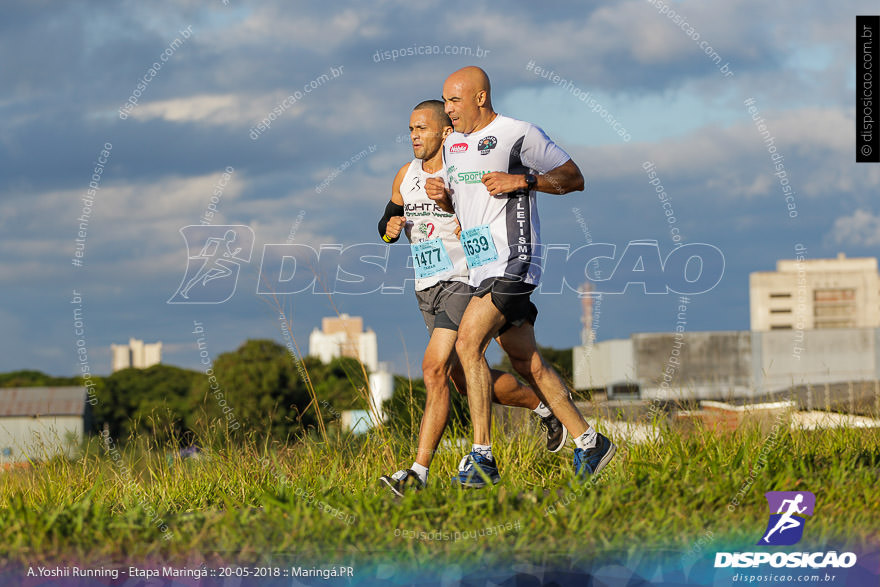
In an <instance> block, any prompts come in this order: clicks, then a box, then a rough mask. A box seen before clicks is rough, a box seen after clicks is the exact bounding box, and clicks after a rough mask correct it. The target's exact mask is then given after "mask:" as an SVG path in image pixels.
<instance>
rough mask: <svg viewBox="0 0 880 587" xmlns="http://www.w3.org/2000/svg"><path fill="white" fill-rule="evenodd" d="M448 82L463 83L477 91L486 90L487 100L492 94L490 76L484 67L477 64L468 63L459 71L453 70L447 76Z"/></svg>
mask: <svg viewBox="0 0 880 587" xmlns="http://www.w3.org/2000/svg"><path fill="white" fill-rule="evenodd" d="M446 81H447V83H448V82H450V81H452V82H453V83H463V84H465V86H466V87H468V88H471V89H473V90H475V91H478V92H479V91H484V92H486V98H487V100H488V99H489V97H490V96H491V95H492V88H491V85H490V84H489V76H488V75H487V74H486V72H485V71H483V69H482V68H480V67H477V66H476V65H468V66H467V67H462V68H461V69H459V70H458V71H455V72H453V73H452V74H451V75H450V76H449V77H448V78H446Z"/></svg>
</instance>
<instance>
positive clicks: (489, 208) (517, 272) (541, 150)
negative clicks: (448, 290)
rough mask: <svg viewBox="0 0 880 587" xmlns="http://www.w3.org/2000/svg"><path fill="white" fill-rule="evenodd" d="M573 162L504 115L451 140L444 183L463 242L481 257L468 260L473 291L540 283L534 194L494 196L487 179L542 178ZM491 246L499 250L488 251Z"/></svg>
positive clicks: (533, 130) (447, 143)
mask: <svg viewBox="0 0 880 587" xmlns="http://www.w3.org/2000/svg"><path fill="white" fill-rule="evenodd" d="M570 158H571V157H569V156H568V153H566V152H565V151H563V150H562V149H561V148H560V147H558V146H557V145H556V143H554V142H553V141H551V140H550V138H549V137H548V136H547V135H546V134H545V133H544V131H543V130H541V129H540V128H538V127H537V126H535V125H533V124H530V123H528V122H524V121H522V120H517V119H515V118H508V117H506V116H502V115H500V114H498V115H497V116H496V117H495V119H494V120H493V121H492V122H490V123H489V125H488V126H486V127H485V128H483V129H481V130H479V131H476V132H473V133H470V134H463V133H460V132H453V133H452V134H450V135H449V136H448V137H446V141H445V142H444V144H443V171H444V176H445V177H444V181H445V182H446V187H447V188H448V189H449V190H450V192H451V196H452V203H453V205H454V207H455V213H456V215H457V216H458V220H459V222H460V223H461V228H462V237H463V238H462V242H463V244H464V247H465V249H466V250H468V251H470V254H473V252H474V251H475V250H476V251H477V252H478V254H480V255H481V257H480V258H476V259H475V258H473V257H469V258H468V263H469V264H470V265H471V267H470V284H471V285H473V286H479V285H480V283H481V282H482V281H483V280H485V279H488V278H490V277H510V278H514V279H516V278H519V279H522V280H523V281H525V282H526V283H531V284H533V285H538V284H539V283H540V281H541V266H540V262H539V261H537V256H538V255H539V253H538V251H537V250H536V249H537V248H538V247H539V246H540V243H541V237H540V223H539V220H538V207H537V202H536V198H535V195H536V194H535V192H529V193H526V192H525V191H522V192H512V193H510V194H505V195H501V196H490V195H489V190H487V189H486V186H485V185H483V183H482V181H481V178H482V177H483V175H485V174H486V173H489V172H491V171H503V172H505V173H511V174H526V173H533V174H543V173H547V172H548V171H550V170H551V169H554V168H556V167H559V166H560V165H562V164H563V163H565V162H566V161H568V160H569V159H570ZM490 237H491V239H490ZM488 240H491V244H492V245H494V248H490V247H488V246H486V245H488V243H487V241H488ZM493 256H494V259H493ZM533 258H535V260H536V261H537V262H532V261H533Z"/></svg>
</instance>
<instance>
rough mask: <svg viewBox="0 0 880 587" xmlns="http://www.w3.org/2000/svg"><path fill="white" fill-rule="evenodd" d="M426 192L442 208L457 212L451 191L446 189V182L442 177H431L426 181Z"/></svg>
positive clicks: (452, 212) (451, 212)
mask: <svg viewBox="0 0 880 587" xmlns="http://www.w3.org/2000/svg"><path fill="white" fill-rule="evenodd" d="M425 193H426V194H428V197H429V198H431V199H432V200H434V202H435V203H436V204H437V205H438V206H440V209H441V210H443V211H445V212H449V213H450V214H455V208H453V207H452V200H451V199H450V198H449V192H447V191H446V184H444V183H443V180H442V179H440V178H439V177H429V178H428V181H426V182H425Z"/></svg>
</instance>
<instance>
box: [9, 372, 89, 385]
mask: <svg viewBox="0 0 880 587" xmlns="http://www.w3.org/2000/svg"><path fill="white" fill-rule="evenodd" d="M68 385H82V380H81V379H80V378H79V377H55V376H53V375H46V374H45V373H43V372H42V371H34V370H30V369H23V370H20V371H11V372H9V373H0V387H64V386H68Z"/></svg>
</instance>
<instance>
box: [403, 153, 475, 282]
mask: <svg viewBox="0 0 880 587" xmlns="http://www.w3.org/2000/svg"><path fill="white" fill-rule="evenodd" d="M429 177H441V178H442V177H443V175H442V172H441V171H438V172H437V173H428V172H426V171H425V170H423V169H422V160H421V159H413V160H412V162H411V163H410V164H409V169H407V170H406V174H405V175H404V176H403V181H402V182H401V184H400V195H401V196H403V215H404V216H405V217H406V225H405V226H404V231H406V238H408V239H409V242H410V243H412V244H417V243H421V242H424V241H426V240H430V239H435V238H439V239H440V240H442V241H443V246H444V247H445V248H446V253H447V254H448V255H449V260H450V261H452V268H451V269H450V270H448V271H446V272H443V273H440V274H438V275H432V276H431V277H425V278H422V279H418V278H416V291H421V290H423V289H427V288H429V287H431V286H433V285H436V284H437V283H439V282H440V281H461V282H463V283H467V281H468V267H467V263H466V262H465V259H464V251H463V250H462V248H461V243H460V242H459V240H458V237H457V236H455V230H456V229H457V228H458V225H457V224H456V223H455V215H454V214H450V213H449V212H445V211H444V210H443V209H442V208H440V206H438V205H437V204H436V203H435V202H434V200H432V199H430V198H429V197H428V194H427V193H426V192H425V180H426V179H428V178H429Z"/></svg>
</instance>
